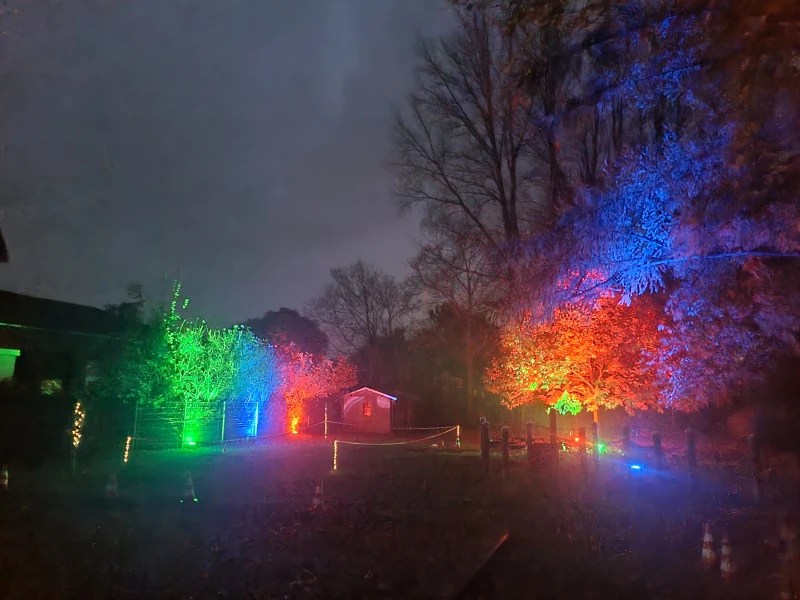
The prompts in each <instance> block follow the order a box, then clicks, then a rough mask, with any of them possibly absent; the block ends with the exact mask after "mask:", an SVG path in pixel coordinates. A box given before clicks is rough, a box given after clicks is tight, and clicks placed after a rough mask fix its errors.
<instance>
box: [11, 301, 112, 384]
mask: <svg viewBox="0 0 800 600" xmlns="http://www.w3.org/2000/svg"><path fill="white" fill-rule="evenodd" d="M117 332H118V320H117V318H116V317H115V316H114V315H113V314H111V313H108V312H106V311H104V310H101V309H99V308H94V307H91V306H82V305H80V304H71V303H69V302H60V301H58V300H48V299H45V298H36V297H34V296H26V295H24V294H15V293H13V292H4V291H0V379H9V378H12V377H13V379H14V381H15V382H19V383H21V384H24V385H26V386H31V385H39V386H48V385H49V386H54V387H56V388H64V389H67V388H69V387H70V386H71V385H73V384H74V383H75V382H76V381H84V380H85V378H86V377H87V370H88V371H91V368H90V367H91V363H92V361H93V360H96V359H98V358H99V357H101V356H102V355H103V353H104V352H105V351H106V349H107V348H108V346H109V344H110V343H113V342H112V341H113V340H114V338H115V337H116V335H117ZM88 375H89V376H91V373H88Z"/></svg>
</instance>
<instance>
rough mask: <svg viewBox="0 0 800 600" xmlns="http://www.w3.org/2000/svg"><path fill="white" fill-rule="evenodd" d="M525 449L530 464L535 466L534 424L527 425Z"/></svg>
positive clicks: (528, 423)
mask: <svg viewBox="0 0 800 600" xmlns="http://www.w3.org/2000/svg"><path fill="white" fill-rule="evenodd" d="M525 448H526V450H527V451H528V464H529V465H532V464H533V423H532V422H530V421H528V422H527V423H525Z"/></svg>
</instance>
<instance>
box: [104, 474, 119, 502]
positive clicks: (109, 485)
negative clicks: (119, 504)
mask: <svg viewBox="0 0 800 600" xmlns="http://www.w3.org/2000/svg"><path fill="white" fill-rule="evenodd" d="M117 497H119V488H118V487H117V476H116V475H114V474H113V473H112V474H111V475H109V476H108V480H107V481H106V498H117Z"/></svg>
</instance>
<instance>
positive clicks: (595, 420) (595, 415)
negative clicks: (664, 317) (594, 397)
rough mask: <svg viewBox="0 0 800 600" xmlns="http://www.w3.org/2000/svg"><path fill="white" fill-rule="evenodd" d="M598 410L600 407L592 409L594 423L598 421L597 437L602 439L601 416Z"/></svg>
mask: <svg viewBox="0 0 800 600" xmlns="http://www.w3.org/2000/svg"><path fill="white" fill-rule="evenodd" d="M598 410H599V409H597V408H595V409H594V410H593V411H592V421H593V422H594V423H597V439H600V421H599V420H598V417H599V415H598Z"/></svg>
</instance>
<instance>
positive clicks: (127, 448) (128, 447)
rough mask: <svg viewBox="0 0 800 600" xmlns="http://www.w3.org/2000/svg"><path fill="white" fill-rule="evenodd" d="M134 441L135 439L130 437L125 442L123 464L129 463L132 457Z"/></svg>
mask: <svg viewBox="0 0 800 600" xmlns="http://www.w3.org/2000/svg"><path fill="white" fill-rule="evenodd" d="M132 439H133V438H132V437H131V436H128V439H126V440H125V454H123V456H122V462H123V463H127V462H128V456H129V455H130V452H131V440H132Z"/></svg>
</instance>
